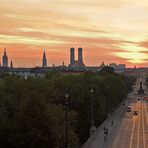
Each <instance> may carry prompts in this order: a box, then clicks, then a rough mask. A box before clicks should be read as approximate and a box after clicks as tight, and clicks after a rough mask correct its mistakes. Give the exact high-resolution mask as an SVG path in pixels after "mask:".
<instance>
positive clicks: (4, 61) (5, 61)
mask: <svg viewBox="0 0 148 148" xmlns="http://www.w3.org/2000/svg"><path fill="white" fill-rule="evenodd" d="M3 67H8V57H7V53H6V48H4V55H3Z"/></svg>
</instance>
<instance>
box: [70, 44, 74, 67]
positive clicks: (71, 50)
mask: <svg viewBox="0 0 148 148" xmlns="http://www.w3.org/2000/svg"><path fill="white" fill-rule="evenodd" d="M74 65H75V49H74V48H73V47H72V48H70V66H72V67H73V66H74Z"/></svg>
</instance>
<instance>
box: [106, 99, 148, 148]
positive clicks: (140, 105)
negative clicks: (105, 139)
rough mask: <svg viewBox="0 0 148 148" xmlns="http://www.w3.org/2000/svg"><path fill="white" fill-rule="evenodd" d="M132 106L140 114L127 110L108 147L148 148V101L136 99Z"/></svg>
mask: <svg viewBox="0 0 148 148" xmlns="http://www.w3.org/2000/svg"><path fill="white" fill-rule="evenodd" d="M131 107H132V111H133V110H137V111H138V115H135V116H134V115H133V112H131V113H129V112H125V116H124V117H123V119H122V122H121V124H120V126H119V128H118V129H117V131H116V133H115V135H113V137H114V138H113V140H112V142H111V143H110V144H109V146H108V148H148V102H145V101H143V100H141V101H137V99H134V100H133V102H132V103H131Z"/></svg>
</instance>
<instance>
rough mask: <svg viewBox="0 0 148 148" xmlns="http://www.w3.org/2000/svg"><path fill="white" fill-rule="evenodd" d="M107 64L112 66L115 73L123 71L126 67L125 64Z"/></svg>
mask: <svg viewBox="0 0 148 148" xmlns="http://www.w3.org/2000/svg"><path fill="white" fill-rule="evenodd" d="M109 66H110V67H112V68H114V70H115V72H117V73H124V72H125V69H126V65H125V64H116V63H111V64H109Z"/></svg>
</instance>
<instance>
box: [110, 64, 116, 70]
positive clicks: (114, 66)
mask: <svg viewBox="0 0 148 148" xmlns="http://www.w3.org/2000/svg"><path fill="white" fill-rule="evenodd" d="M109 66H110V67H112V68H114V69H115V68H116V66H117V64H116V63H110V64H109Z"/></svg>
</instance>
